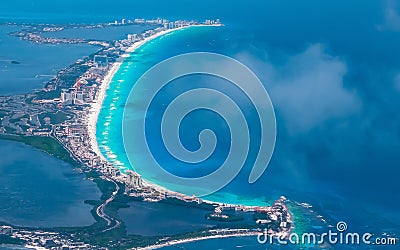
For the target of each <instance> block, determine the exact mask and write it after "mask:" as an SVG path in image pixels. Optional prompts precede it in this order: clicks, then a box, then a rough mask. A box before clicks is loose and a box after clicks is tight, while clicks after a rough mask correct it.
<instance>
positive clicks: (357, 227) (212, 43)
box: [0, 0, 400, 249]
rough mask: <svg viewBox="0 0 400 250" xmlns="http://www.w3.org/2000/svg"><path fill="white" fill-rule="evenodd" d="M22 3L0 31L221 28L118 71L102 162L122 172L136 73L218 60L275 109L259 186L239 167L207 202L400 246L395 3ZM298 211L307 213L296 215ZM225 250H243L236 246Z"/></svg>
mask: <svg viewBox="0 0 400 250" xmlns="http://www.w3.org/2000/svg"><path fill="white" fill-rule="evenodd" d="M22 2H24V3H25V4H20V3H19V4H15V3H1V4H0V6H1V8H0V21H2V20H13V21H16V22H26V21H31V22H59V23H65V22H70V21H71V20H74V21H75V22H87V23H96V22H104V21H112V20H114V19H121V18H129V17H132V18H136V17H145V18H147V17H149V18H150V17H158V16H161V17H166V18H171V19H178V18H185V19H208V18H220V19H221V20H222V22H224V24H226V26H225V27H221V28H202V29H200V28H199V29H197V28H195V29H188V30H184V31H180V32H175V33H174V34H171V35H169V36H167V37H164V38H161V39H158V40H155V41H153V42H152V43H150V44H147V45H145V46H143V47H142V48H141V49H140V50H139V51H137V52H136V53H134V54H132V55H131V58H130V59H131V60H128V61H127V62H126V63H125V64H124V65H123V66H122V67H121V71H119V72H118V73H117V74H116V77H115V78H114V81H113V83H112V85H111V88H110V90H109V91H108V97H107V98H106V100H105V102H104V110H103V111H102V113H101V116H100V119H99V124H98V131H99V133H98V140H99V144H100V145H102V150H103V152H104V153H105V154H106V155H107V157H109V158H110V159H111V160H114V161H115V162H117V163H118V162H120V163H121V164H126V162H127V159H126V157H125V156H124V153H123V152H124V148H123V147H122V143H121V142H122V137H121V126H122V123H121V117H122V112H123V111H124V107H125V98H126V95H127V94H128V91H129V90H130V88H131V86H132V84H134V82H135V80H136V79H138V77H140V75H141V74H142V73H144V72H145V71H146V70H147V69H149V68H150V67H151V66H153V65H155V64H156V63H158V62H160V61H161V60H163V59H165V58H168V57H170V56H173V55H177V54H181V53H185V52H194V51H208V52H217V53H221V54H225V55H228V56H232V57H233V58H235V59H238V60H239V61H241V62H243V63H244V64H245V65H247V66H248V67H249V68H251V69H252V70H253V71H254V72H255V73H256V74H257V75H258V77H259V78H260V79H261V80H262V82H263V83H264V85H265V88H266V89H267V91H268V92H269V95H270V97H271V100H272V102H273V104H274V107H275V112H276V117H277V126H278V131H277V142H276V148H275V152H274V155H273V157H272V161H271V163H270V165H269V167H268V168H267V171H266V172H265V173H264V175H263V176H262V177H261V179H260V180H258V182H256V183H255V184H253V185H249V184H247V182H246V181H245V180H247V177H248V174H249V167H247V168H244V171H242V172H241V173H240V174H239V176H238V178H236V179H235V181H234V182H232V183H231V184H230V185H229V186H227V187H226V188H225V189H223V190H221V191H220V192H218V193H216V194H214V195H212V196H211V197H209V198H210V199H216V200H217V199H218V200H221V201H229V202H241V203H246V204H250V203H255V204H260V203H262V202H265V203H269V202H271V201H273V200H274V199H276V198H277V197H279V196H281V195H285V196H286V197H287V198H289V200H291V202H290V205H291V207H292V211H294V213H295V218H296V219H297V222H298V224H296V225H295V226H296V228H297V229H298V230H299V231H308V230H314V231H315V230H317V231H318V228H319V226H322V227H323V229H326V228H327V226H328V225H333V226H334V225H336V223H337V222H338V221H346V222H347V224H348V225H349V230H350V229H351V230H352V231H361V232H364V231H372V232H373V233H376V234H378V235H380V234H382V233H385V232H386V233H389V234H395V235H397V237H398V235H399V228H400V220H399V217H398V206H399V205H400V204H399V200H400V199H399V198H400V195H399V193H398V191H397V190H399V189H400V184H399V181H398V178H399V176H400V168H399V166H400V154H399V153H400V129H399V128H400V114H399V112H398V110H399V107H400V61H399V60H398V58H399V56H400V46H398V45H399V44H400V4H397V2H396V1H390V0H387V1H378V0H376V1H374V0H373V1H368V3H366V2H365V1H362V0H353V1H340V2H338V1H333V0H326V1H318V0H307V1H289V0H274V1H260V0H258V1H255V0H250V1H246V2H245V3H244V2H241V1H240V2H239V1H220V2H218V3H215V2H214V1H211V0H206V1H202V2H196V3H191V4H187V2H186V1H165V2H160V3H159V2H137V1H129V2H124V1H122V2H120V4H115V5H110V4H109V3H108V2H104V1H98V2H96V4H94V3H86V2H85V3H82V2H80V1H77V0H73V1H69V2H68V3H66V2H63V3H62V6H63V11H61V10H60V6H61V4H58V3H50V2H49V1H41V2H39V1H22ZM105 6H106V7H105ZM210 6H212V7H210ZM139 60H140V63H138V61H139ZM133 68H134V70H133ZM118 80H120V81H118ZM113 98H117V99H113ZM111 103H113V104H111ZM105 124H106V125H107V126H104V125H105ZM191 125H193V124H187V126H188V127H189V128H190V127H191ZM107 128H108V134H107V131H106V130H107ZM188 133H189V132H188ZM107 135H108V137H107ZM111 136H112V137H111ZM225 140H226V139H225ZM221 141H222V142H223V141H224V138H223V137H222V140H221ZM188 143H189V142H188ZM138 150H140V145H139V146H138ZM210 167H212V166H210ZM142 174H144V175H146V173H142ZM301 202H306V203H308V204H310V205H312V208H307V209H305V208H303V207H302V206H300V205H298V203H301ZM320 216H322V218H323V219H325V220H326V222H323V221H322V220H321V217H320ZM242 240H243V241H244V242H246V239H242ZM221 241H222V242H223V241H224V240H216V241H209V243H207V247H209V248H210V249H214V248H221V246H222V245H224V246H226V247H227V249H231V247H228V246H227V245H225V244H226V243H222V242H221ZM230 242H233V243H235V244H236V242H237V244H236V246H237V245H245V243H243V244H242V243H240V239H234V240H232V241H230ZM190 244H199V246H200V245H201V244H203V243H190ZM193 247H194V246H193V245H190V247H187V248H190V249H193ZM232 248H233V247H232Z"/></svg>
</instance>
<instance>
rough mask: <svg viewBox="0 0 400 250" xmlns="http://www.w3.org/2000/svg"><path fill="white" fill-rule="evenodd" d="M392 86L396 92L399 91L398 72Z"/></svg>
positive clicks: (399, 79)
mask: <svg viewBox="0 0 400 250" xmlns="http://www.w3.org/2000/svg"><path fill="white" fill-rule="evenodd" d="M394 87H395V89H396V90H397V91H398V92H400V74H398V75H397V76H396V77H395V79H394Z"/></svg>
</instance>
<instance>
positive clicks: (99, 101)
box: [87, 25, 200, 161]
mask: <svg viewBox="0 0 400 250" xmlns="http://www.w3.org/2000/svg"><path fill="white" fill-rule="evenodd" d="M198 26H200V25H198ZM184 28H187V27H181V28H176V29H169V30H164V31H161V32H158V33H156V34H153V35H151V36H149V37H147V38H145V39H143V40H141V41H139V42H136V43H134V44H133V45H132V46H131V47H129V48H128V49H127V50H126V51H125V54H123V55H122V56H121V59H122V60H120V61H118V62H115V63H113V64H112V65H111V67H110V69H109V70H108V72H107V75H106V76H105V77H104V79H103V80H102V81H101V84H100V86H99V90H98V92H97V95H96V98H95V99H96V100H95V101H94V102H93V103H92V104H91V107H90V112H89V116H88V118H87V119H88V121H87V126H88V133H89V138H90V145H91V148H92V151H93V152H95V153H96V154H97V155H98V156H100V158H101V159H102V160H105V161H108V160H107V159H106V157H105V156H104V155H103V154H102V153H101V151H100V148H99V145H98V142H97V136H96V131H97V127H96V126H97V120H98V117H99V114H100V112H101V109H102V107H103V102H104V99H105V97H106V95H107V90H108V89H109V87H110V84H111V82H112V79H113V77H114V75H115V73H117V72H118V70H119V68H120V67H121V65H122V63H123V62H124V60H125V58H127V57H129V56H130V54H131V53H133V52H135V51H136V50H137V49H139V48H140V47H141V46H143V45H145V44H146V43H148V42H150V41H152V40H154V39H156V38H158V37H161V36H164V35H166V34H168V33H171V32H174V31H177V30H182V29H184Z"/></svg>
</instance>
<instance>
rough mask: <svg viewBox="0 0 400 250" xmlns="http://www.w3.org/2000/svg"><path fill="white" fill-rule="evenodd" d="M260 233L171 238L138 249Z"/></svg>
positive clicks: (144, 249)
mask: <svg viewBox="0 0 400 250" xmlns="http://www.w3.org/2000/svg"><path fill="white" fill-rule="evenodd" d="M259 233H260V232H248V233H238V234H226V235H210V236H201V237H196V238H187V239H181V240H171V241H167V242H165V243H160V244H156V245H151V246H147V247H142V248H137V250H154V249H160V248H163V247H170V246H176V245H181V244H185V243H191V242H197V241H203V240H214V239H224V238H233V237H250V236H257V235H258V234H259Z"/></svg>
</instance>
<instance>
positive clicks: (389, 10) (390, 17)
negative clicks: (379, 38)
mask: <svg viewBox="0 0 400 250" xmlns="http://www.w3.org/2000/svg"><path fill="white" fill-rule="evenodd" d="M381 28H382V27H381ZM383 28H385V29H389V30H396V31H397V30H400V14H399V12H398V10H397V4H396V2H395V1H393V0H387V1H386V7H385V25H384V27H383Z"/></svg>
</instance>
